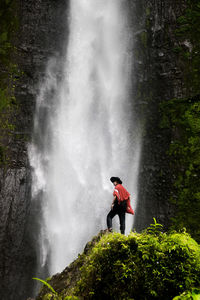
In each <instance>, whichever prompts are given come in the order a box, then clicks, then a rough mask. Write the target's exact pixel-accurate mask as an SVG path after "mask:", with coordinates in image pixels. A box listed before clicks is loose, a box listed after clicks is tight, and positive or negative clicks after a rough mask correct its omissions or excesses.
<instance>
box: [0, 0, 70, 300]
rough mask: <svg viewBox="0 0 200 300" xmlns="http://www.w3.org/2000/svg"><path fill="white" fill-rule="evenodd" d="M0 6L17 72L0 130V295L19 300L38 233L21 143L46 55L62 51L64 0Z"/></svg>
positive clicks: (29, 284) (29, 286)
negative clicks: (8, 18)
mask: <svg viewBox="0 0 200 300" xmlns="http://www.w3.org/2000/svg"><path fill="white" fill-rule="evenodd" d="M3 2H5V5H4V3H3ZM14 2H15V3H14ZM3 5H4V6H3ZM6 5H7V6H6ZM12 5H14V6H13V7H12ZM11 9H13V10H14V12H13V11H11ZM1 10H2V11H3V10H4V11H5V12H9V11H11V12H12V14H13V15H14V18H15V19H16V23H17V25H16V26H17V29H16V31H15V33H14V35H13V36H12V44H14V48H15V51H14V54H12V60H13V61H14V63H15V65H16V66H17V70H18V72H16V70H14V71H13V76H15V77H16V78H15V79H16V80H15V84H14V96H13V98H15V103H14V109H13V110H12V111H11V110H10V111H9V118H8V119H9V124H12V126H11V125H9V126H7V127H8V129H9V131H8V130H7V131H6V132H4V131H5V130H4V131H3V128H1V133H0V134H1V150H2V151H1V152H3V151H4V155H2V159H1V168H0V210H1V218H0V282H1V288H0V298H1V299H2V300H11V299H12V300H13V299H15V300H18V299H20V300H22V299H26V298H27V297H28V296H31V294H32V292H33V280H32V277H33V276H34V275H35V270H36V266H37V257H36V248H37V238H38V236H37V226H36V222H35V216H36V214H37V213H38V212H37V208H36V207H34V206H32V207H31V203H30V200H31V174H30V173H31V170H30V166H29V162H28V154H27V146H28V143H29V142H30V141H31V134H32V127H33V116H34V109H35V100H36V95H37V92H38V88H39V82H40V81H41V80H42V78H43V77H44V72H45V66H46V64H47V61H48V59H49V57H51V56H59V55H62V47H63V45H64V44H65V41H64V40H63V33H64V31H65V29H66V24H67V15H66V10H67V2H66V1H64V0H60V1H52V0H45V1H41V0H36V1H32V0H16V1H14V0H13V1H2V6H1ZM11 19H13V18H11ZM6 26H9V25H6ZM12 30H13V29H12ZM4 35H5V34H4ZM61 45H62V46H61ZM3 71H4V70H3V68H1V72H3ZM4 73H5V72H4ZM11 105H12V103H11ZM11 105H10V106H9V107H11ZM3 112H5V109H4V110H3ZM3 112H1V119H2V115H3ZM7 123H8V122H7ZM2 127H4V128H5V126H2Z"/></svg>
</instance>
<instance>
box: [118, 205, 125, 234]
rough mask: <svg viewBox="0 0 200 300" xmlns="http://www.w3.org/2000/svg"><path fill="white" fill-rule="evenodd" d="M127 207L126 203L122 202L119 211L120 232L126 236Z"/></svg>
mask: <svg viewBox="0 0 200 300" xmlns="http://www.w3.org/2000/svg"><path fill="white" fill-rule="evenodd" d="M126 206H127V203H126V201H122V202H121V203H120V209H119V213H118V215H119V222H120V231H121V233H122V234H125V221H126V218H125V216H126Z"/></svg>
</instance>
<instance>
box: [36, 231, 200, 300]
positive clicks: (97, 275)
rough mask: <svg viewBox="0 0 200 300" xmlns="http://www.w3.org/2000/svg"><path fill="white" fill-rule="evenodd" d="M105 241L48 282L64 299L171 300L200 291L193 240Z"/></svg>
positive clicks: (162, 236) (199, 261) (139, 237)
mask: <svg viewBox="0 0 200 300" xmlns="http://www.w3.org/2000/svg"><path fill="white" fill-rule="evenodd" d="M101 235H102V234H101ZM101 235H99V236H98V237H96V238H95V239H93V241H92V243H91V244H90V247H89V248H87V247H86V249H85V252H84V253H83V254H82V255H80V256H79V258H78V259H77V260H76V261H74V262H73V263H72V264H71V265H70V266H69V267H68V268H67V269H65V270H64V271H63V272H62V273H61V274H57V275H56V276H54V277H52V279H51V280H50V281H48V283H50V284H51V285H52V286H53V288H54V289H55V290H56V292H57V293H58V294H59V297H61V298H59V299H62V300H64V299H68V298H66V297H69V296H77V297H78V298H79V299H95V300H98V299H114V300H115V299H116V300H119V299H124V300H125V299H127V300H128V299H129V300H130V299H135V300H151V299H163V300H169V299H173V298H174V297H175V296H177V295H180V294H181V293H183V292H184V291H190V290H192V288H193V287H198V286H199V285H200V246H199V245H198V244H197V242H196V241H195V240H193V239H192V238H191V237H190V235H189V234H187V233H185V232H184V233H177V232H173V233H168V234H167V233H158V232H156V234H155V233H154V232H153V230H151V233H149V230H146V231H145V232H143V233H141V234H138V233H131V234H130V235H129V236H124V235H121V234H119V233H113V234H105V235H103V236H102V237H101ZM59 282H60V286H59V284H58V283H59ZM61 283H62V284H61ZM70 283H71V284H70ZM44 291H46V293H48V292H47V290H46V289H45V288H43V289H42V291H41V293H40V295H39V296H38V298H36V299H37V300H39V299H43V300H44V299H45V298H44V297H45V293H44Z"/></svg>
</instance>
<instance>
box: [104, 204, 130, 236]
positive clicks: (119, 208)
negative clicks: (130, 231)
mask: <svg viewBox="0 0 200 300" xmlns="http://www.w3.org/2000/svg"><path fill="white" fill-rule="evenodd" d="M126 205H127V204H126V201H122V202H120V204H118V202H117V201H116V202H115V204H114V207H113V209H111V211H110V212H109V214H108V215H107V226H108V229H109V228H112V219H113V218H114V217H115V216H116V215H118V216H119V222H120V231H121V233H122V234H124V233H125V214H126Z"/></svg>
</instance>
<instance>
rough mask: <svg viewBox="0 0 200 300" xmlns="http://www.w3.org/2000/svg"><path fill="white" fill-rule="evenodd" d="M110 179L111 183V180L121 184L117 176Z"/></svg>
mask: <svg viewBox="0 0 200 300" xmlns="http://www.w3.org/2000/svg"><path fill="white" fill-rule="evenodd" d="M110 181H111V182H112V183H113V182H115V181H116V182H118V183H119V184H122V181H121V179H120V178H119V177H111V178H110Z"/></svg>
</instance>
